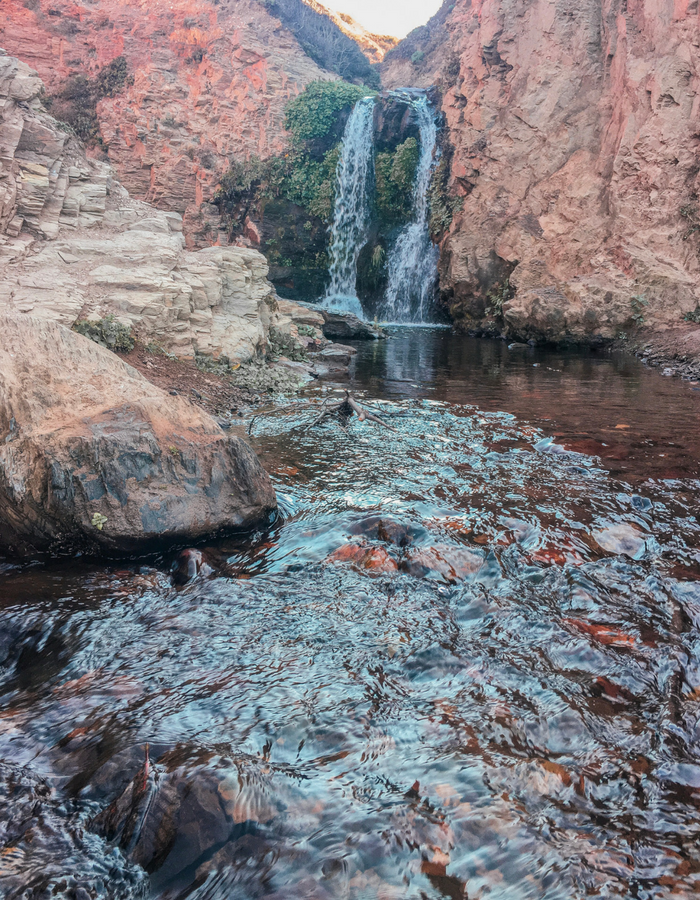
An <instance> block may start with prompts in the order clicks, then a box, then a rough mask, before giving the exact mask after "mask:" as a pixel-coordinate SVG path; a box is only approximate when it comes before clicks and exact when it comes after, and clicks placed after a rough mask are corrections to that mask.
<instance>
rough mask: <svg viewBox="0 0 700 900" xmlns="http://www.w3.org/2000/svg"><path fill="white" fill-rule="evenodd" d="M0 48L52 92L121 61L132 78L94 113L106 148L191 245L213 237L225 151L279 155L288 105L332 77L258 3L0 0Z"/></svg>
mask: <svg viewBox="0 0 700 900" xmlns="http://www.w3.org/2000/svg"><path fill="white" fill-rule="evenodd" d="M0 46H2V47H4V48H5V49H6V50H7V52H8V53H10V54H12V55H14V56H17V57H19V58H20V59H22V60H23V61H24V62H27V63H28V64H29V65H30V66H32V67H33V68H35V69H36V70H37V71H38V73H39V75H40V76H41V78H42V79H43V80H44V82H45V83H46V85H47V90H48V92H49V93H56V92H57V91H58V90H60V88H61V85H62V84H63V83H64V82H65V80H66V78H68V77H69V76H71V75H74V74H86V75H94V74H95V73H96V72H98V71H99V70H100V69H101V68H102V67H103V66H105V65H107V64H108V63H110V62H111V61H112V60H113V59H115V58H116V57H118V56H121V55H123V56H125V57H126V59H127V62H128V68H129V72H130V73H131V74H132V75H133V84H132V85H129V86H127V87H126V89H125V90H124V91H123V92H122V93H120V94H119V95H118V96H115V97H113V98H106V99H103V100H101V101H100V103H99V104H98V108H97V112H98V118H99V122H100V131H101V137H102V140H103V142H104V145H105V147H106V152H107V154H108V156H109V160H110V162H111V163H112V164H113V165H114V166H115V168H116V170H117V173H118V176H119V178H120V180H121V182H122V183H123V184H124V185H125V186H126V187H127V189H128V190H129V191H130V192H131V193H132V194H133V195H134V196H136V197H138V198H140V199H144V200H147V201H149V202H151V203H153V204H154V205H155V206H158V207H160V208H163V209H173V210H176V211H177V212H180V213H183V214H185V219H186V232H187V233H188V239H189V241H190V242H193V240H194V239H195V237H196V236H197V235H198V236H199V242H205V243H206V242H209V243H213V242H215V241H216V239H217V234H216V223H217V219H216V217H215V215H213V212H214V211H212V210H207V206H206V204H207V203H208V202H209V201H210V200H211V198H212V196H213V193H214V188H215V185H216V182H217V173H220V172H221V171H222V169H224V168H225V167H226V166H227V165H228V160H229V158H230V157H232V156H236V157H239V158H240V157H244V158H245V157H248V156H250V155H252V154H258V155H260V156H262V157H265V156H269V155H270V154H273V153H278V152H280V151H281V150H282V149H283V148H284V146H285V143H286V133H285V131H284V128H283V120H284V110H285V107H286V105H287V103H288V102H289V100H290V99H292V98H293V97H295V96H296V95H297V94H298V93H299V92H300V91H302V90H303V89H304V87H305V86H306V84H308V83H309V82H310V81H313V80H316V79H319V78H329V77H332V76H330V75H329V74H328V73H327V72H324V71H322V70H321V69H319V68H318V66H317V65H316V64H315V63H314V62H313V61H312V60H311V59H310V58H309V57H307V56H306V55H305V54H304V52H303V50H302V49H301V47H300V46H299V44H298V43H297V41H296V39H295V38H294V37H293V36H292V35H291V34H290V32H288V31H287V30H286V29H284V28H283V27H282V26H281V25H280V23H279V21H278V20H277V19H274V18H273V17H272V16H270V15H268V13H267V12H266V11H265V8H264V6H263V5H262V4H261V3H259V2H256V0H211V2H208V0H96V2H95V0H92V2H91V0H85V2H84V3H81V2H75V3H74V2H70V0H3V2H2V4H0ZM94 152H96V153H99V152H100V151H99V149H96V150H95V151H94ZM207 223H208V224H207Z"/></svg>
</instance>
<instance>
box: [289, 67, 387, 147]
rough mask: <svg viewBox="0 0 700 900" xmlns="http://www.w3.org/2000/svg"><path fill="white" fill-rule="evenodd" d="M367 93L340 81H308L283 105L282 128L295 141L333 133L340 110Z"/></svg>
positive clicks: (309, 139)
mask: <svg viewBox="0 0 700 900" xmlns="http://www.w3.org/2000/svg"><path fill="white" fill-rule="evenodd" d="M368 93H371V91H370V92H368V91H367V88H364V87H360V86H358V85H356V84H346V83H345V82H344V81H312V82H311V84H309V85H308V86H307V87H306V90H305V91H304V92H303V93H301V94H299V96H298V97H295V98H294V100H292V102H291V103H290V104H289V105H288V106H287V114H286V116H285V119H284V127H285V128H286V129H287V131H290V132H291V133H292V134H293V135H294V137H295V138H296V139H297V141H302V142H306V141H315V140H319V139H322V138H327V137H328V135H329V134H331V133H332V132H334V131H335V132H336V134H335V135H334V136H335V139H336V140H338V141H339V140H340V139H341V138H342V133H341V134H337V126H338V124H339V119H340V115H341V113H343V112H345V111H349V110H351V109H352V107H353V106H354V105H355V104H356V103H357V101H358V100H361V99H362V98H363V97H366V96H367V95H368Z"/></svg>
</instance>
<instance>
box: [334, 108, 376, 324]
mask: <svg viewBox="0 0 700 900" xmlns="http://www.w3.org/2000/svg"><path fill="white" fill-rule="evenodd" d="M373 115H374V98H373V97H365V98H364V99H363V100H360V101H359V102H358V103H356V104H355V108H354V109H353V111H352V113H351V114H350V118H349V119H348V123H347V125H346V126H345V132H344V134H343V149H342V153H341V156H340V161H339V162H338V184H337V189H336V201H335V209H334V212H333V224H332V226H331V243H330V250H329V254H330V276H331V282H330V286H329V288H328V292H327V294H326V298H325V300H324V305H325V306H326V307H327V308H328V309H338V310H342V311H343V312H351V313H354V314H355V315H356V316H359V317H360V318H364V314H363V312H362V306H361V304H360V301H359V300H358V298H357V294H356V290H355V281H356V279H357V258H358V256H359V255H360V250H361V249H362V244H363V242H364V239H365V236H366V232H367V225H368V222H369V204H368V197H367V181H368V176H369V171H370V166H371V164H372V157H373V150H374V147H373V143H372V128H373Z"/></svg>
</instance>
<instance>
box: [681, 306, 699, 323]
mask: <svg viewBox="0 0 700 900" xmlns="http://www.w3.org/2000/svg"><path fill="white" fill-rule="evenodd" d="M683 318H684V319H685V321H686V322H695V324H696V325H700V306H696V307H695V309H694V310H693V311H692V312H687V313H686V314H685V315H684V316H683Z"/></svg>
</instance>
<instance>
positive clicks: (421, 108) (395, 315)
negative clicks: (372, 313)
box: [380, 97, 439, 323]
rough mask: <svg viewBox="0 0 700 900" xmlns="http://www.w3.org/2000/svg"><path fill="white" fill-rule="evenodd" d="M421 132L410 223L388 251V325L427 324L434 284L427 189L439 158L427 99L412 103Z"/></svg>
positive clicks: (385, 307)
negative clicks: (389, 252) (396, 323)
mask: <svg viewBox="0 0 700 900" xmlns="http://www.w3.org/2000/svg"><path fill="white" fill-rule="evenodd" d="M412 105H413V107H414V109H415V110H416V117H417V120H418V128H419V131H420V158H419V160H418V167H417V169H416V180H415V183H414V186H413V214H412V221H411V222H410V223H409V224H408V225H406V226H405V227H404V228H403V229H402V231H401V233H400V234H399V236H398V238H397V240H396V243H395V245H394V247H393V249H392V251H391V254H390V257H389V265H388V276H389V279H388V284H387V289H386V294H385V298H384V303H383V304H382V307H381V310H380V317H381V318H382V319H385V320H386V321H390V322H405V323H408V322H412V323H421V322H425V321H426V317H427V316H428V314H429V310H430V305H431V301H432V298H433V294H434V292H435V285H436V283H437V263H438V257H439V250H438V248H437V247H436V246H435V244H433V242H432V241H431V240H430V228H429V222H428V219H429V208H428V188H429V187H430V179H431V176H432V174H433V169H434V167H435V163H436V161H437V158H438V149H437V124H436V122H435V116H434V115H433V112H432V110H431V109H430V107H429V105H428V100H427V98H426V97H421V98H420V99H419V100H414V101H412Z"/></svg>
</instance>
